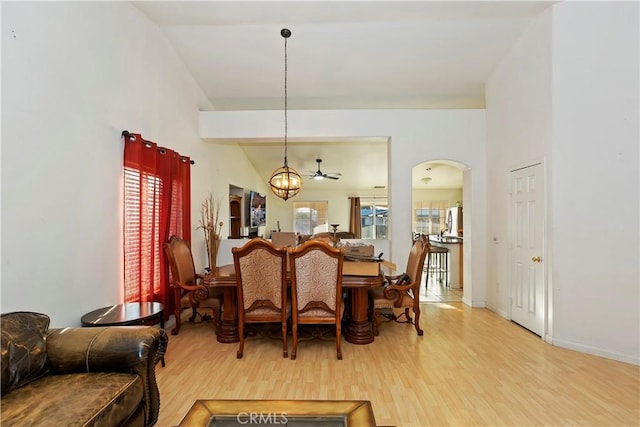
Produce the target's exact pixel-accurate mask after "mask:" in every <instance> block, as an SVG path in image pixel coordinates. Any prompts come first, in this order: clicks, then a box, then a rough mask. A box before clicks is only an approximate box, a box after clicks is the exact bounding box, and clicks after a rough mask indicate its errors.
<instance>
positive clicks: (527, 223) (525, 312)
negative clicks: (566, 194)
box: [509, 164, 545, 336]
mask: <svg viewBox="0 0 640 427" xmlns="http://www.w3.org/2000/svg"><path fill="white" fill-rule="evenodd" d="M510 178H511V215H510V222H511V224H510V227H509V229H510V230H511V239H510V241H511V245H510V265H511V268H510V270H511V273H510V278H511V319H512V320H513V321H514V322H516V323H518V324H520V325H522V326H524V327H525V328H527V329H529V330H531V331H532V332H534V333H536V334H538V335H540V336H542V334H543V332H544V321H545V307H544V292H543V290H544V274H543V267H544V258H543V253H542V242H543V230H544V224H543V218H544V215H543V208H542V207H543V200H544V193H543V189H544V185H543V168H542V165H540V164H538V165H533V166H530V167H527V168H523V169H518V170H516V171H512V172H511V177H510Z"/></svg>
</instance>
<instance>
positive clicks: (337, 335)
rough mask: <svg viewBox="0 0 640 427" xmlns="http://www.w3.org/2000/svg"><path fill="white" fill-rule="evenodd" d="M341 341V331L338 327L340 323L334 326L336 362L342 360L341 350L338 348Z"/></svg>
mask: <svg viewBox="0 0 640 427" xmlns="http://www.w3.org/2000/svg"><path fill="white" fill-rule="evenodd" d="M341 341H342V329H341V327H340V323H339V322H338V324H337V325H336V352H337V357H338V360H342V348H341V346H340V344H341Z"/></svg>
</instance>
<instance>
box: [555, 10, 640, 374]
mask: <svg viewBox="0 0 640 427" xmlns="http://www.w3.org/2000/svg"><path fill="white" fill-rule="evenodd" d="M639 8H640V4H639V3H638V2H627V3H622V2H593V3H592V2H569V3H566V2H563V3H560V4H558V5H556V6H554V8H553V28H552V33H553V56H552V64H553V86H552V89H553V91H552V93H553V95H552V110H553V127H552V139H553V149H552V156H553V163H552V165H551V174H552V176H553V182H552V187H551V199H552V200H551V202H552V204H553V207H554V209H553V211H552V227H553V228H552V233H553V246H554V247H553V342H554V344H557V345H561V346H564V347H569V348H573V349H577V350H580V351H585V352H589V353H594V354H599V355H603V356H606V357H611V358H615V359H620V360H624V361H627V362H633V363H636V364H640V286H639V283H640V271H639V267H638V264H639V262H640V253H639V243H640V238H639V236H640V231H639V224H638V222H639V218H640V211H639V208H638V203H639V201H638V200H639V194H640V186H639V184H640V182H639V174H638V169H639V158H638V156H639V148H638V146H639V142H638V141H640V132H639V113H640V112H639V108H638V105H639V97H638V95H639V84H638V80H639V79H638V76H640V70H639V66H638V63H639V54H640V46H639V39H640V34H639V30H638V26H639V25H638V21H639V17H640V9H639Z"/></svg>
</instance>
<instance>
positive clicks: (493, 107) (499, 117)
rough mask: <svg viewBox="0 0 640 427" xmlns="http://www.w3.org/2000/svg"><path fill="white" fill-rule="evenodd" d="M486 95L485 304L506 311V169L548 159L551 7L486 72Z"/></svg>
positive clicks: (509, 290) (503, 314)
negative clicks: (498, 61)
mask: <svg viewBox="0 0 640 427" xmlns="http://www.w3.org/2000/svg"><path fill="white" fill-rule="evenodd" d="M486 100H487V108H486V114H487V204H488V206H491V209H490V210H489V212H490V213H489V215H487V236H488V239H487V241H486V242H485V245H486V251H487V262H488V264H487V270H486V271H487V306H488V307H489V308H491V309H492V310H494V311H496V312H497V313H500V314H501V315H502V316H505V317H508V316H509V313H510V311H509V310H510V309H509V305H510V296H511V289H510V286H509V275H508V257H509V242H508V238H509V234H508V228H507V225H508V208H509V172H510V171H511V170H514V169H517V168H521V167H525V166H529V165H531V164H533V163H535V162H546V163H548V162H549V161H550V158H549V157H550V152H551V11H550V10H547V11H545V12H543V13H542V14H541V15H540V16H539V17H538V18H537V19H536V20H534V22H533V23H532V24H531V25H530V26H529V28H527V30H526V31H525V32H524V33H523V35H522V36H521V38H520V39H519V40H518V41H517V42H516V43H515V44H514V46H513V47H512V48H511V49H510V51H509V53H508V54H507V55H506V56H505V58H504V59H503V60H502V61H501V62H500V64H499V65H498V67H497V68H496V69H495V70H494V72H493V73H492V74H491V76H490V77H489V79H488V80H487V83H486ZM547 179H550V177H547ZM549 208H552V207H551V206H549ZM545 253H548V251H545Z"/></svg>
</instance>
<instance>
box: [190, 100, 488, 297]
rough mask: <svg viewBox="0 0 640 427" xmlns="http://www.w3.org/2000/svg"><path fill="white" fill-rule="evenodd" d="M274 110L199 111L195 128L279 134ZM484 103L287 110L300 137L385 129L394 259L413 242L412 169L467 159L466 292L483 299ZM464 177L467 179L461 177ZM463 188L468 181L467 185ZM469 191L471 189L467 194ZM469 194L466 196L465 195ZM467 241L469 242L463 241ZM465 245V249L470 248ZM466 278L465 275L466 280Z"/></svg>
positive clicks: (223, 133)
mask: <svg viewBox="0 0 640 427" xmlns="http://www.w3.org/2000/svg"><path fill="white" fill-rule="evenodd" d="M280 121H281V112H279V111H203V112H202V113H201V114H200V136H201V137H202V138H206V139H212V140H215V139H220V140H229V139H234V138H274V137H279V136H280V134H281V132H282V129H281V126H280ZM484 121H485V117H484V111H482V110H336V111H329V110H315V111H309V110H305V111H301V110H294V111H289V135H290V137H291V138H305V137H310V136H313V137H362V136H380V137H390V138H391V139H390V145H389V203H390V212H391V214H390V216H391V236H392V242H391V249H390V252H391V253H390V257H391V260H392V261H394V262H396V263H397V264H398V265H404V264H405V263H406V259H407V256H408V253H409V249H410V245H411V231H412V230H411V218H412V210H411V196H412V191H411V169H412V168H413V166H415V165H417V164H420V163H422V162H425V161H428V160H433V159H446V160H454V161H458V162H460V163H464V164H466V165H469V166H470V168H471V171H470V176H472V179H471V178H470V179H469V194H468V195H466V196H465V200H464V206H465V209H466V210H465V212H473V215H474V219H473V221H474V227H472V229H471V230H470V231H469V233H467V230H466V229H465V243H467V242H468V244H469V245H470V247H469V248H468V250H469V254H468V256H469V258H468V260H469V265H470V267H469V268H470V270H471V271H469V272H465V274H468V275H467V276H465V288H464V299H465V302H467V303H468V304H470V305H474V306H484V304H485V290H484V279H485V273H484V271H485V247H484V242H485V240H486V233H485V224H486V217H485V210H486V205H485V192H486V187H485V140H484V138H485V126H484ZM466 184H467V183H466V182H465V185H466ZM465 191H467V190H466V187H465ZM472 196H473V197H472ZM467 197H468V198H469V200H467ZM465 246H466V245H465ZM466 251H467V248H465V256H467V252H466ZM467 279H468V280H467Z"/></svg>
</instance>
